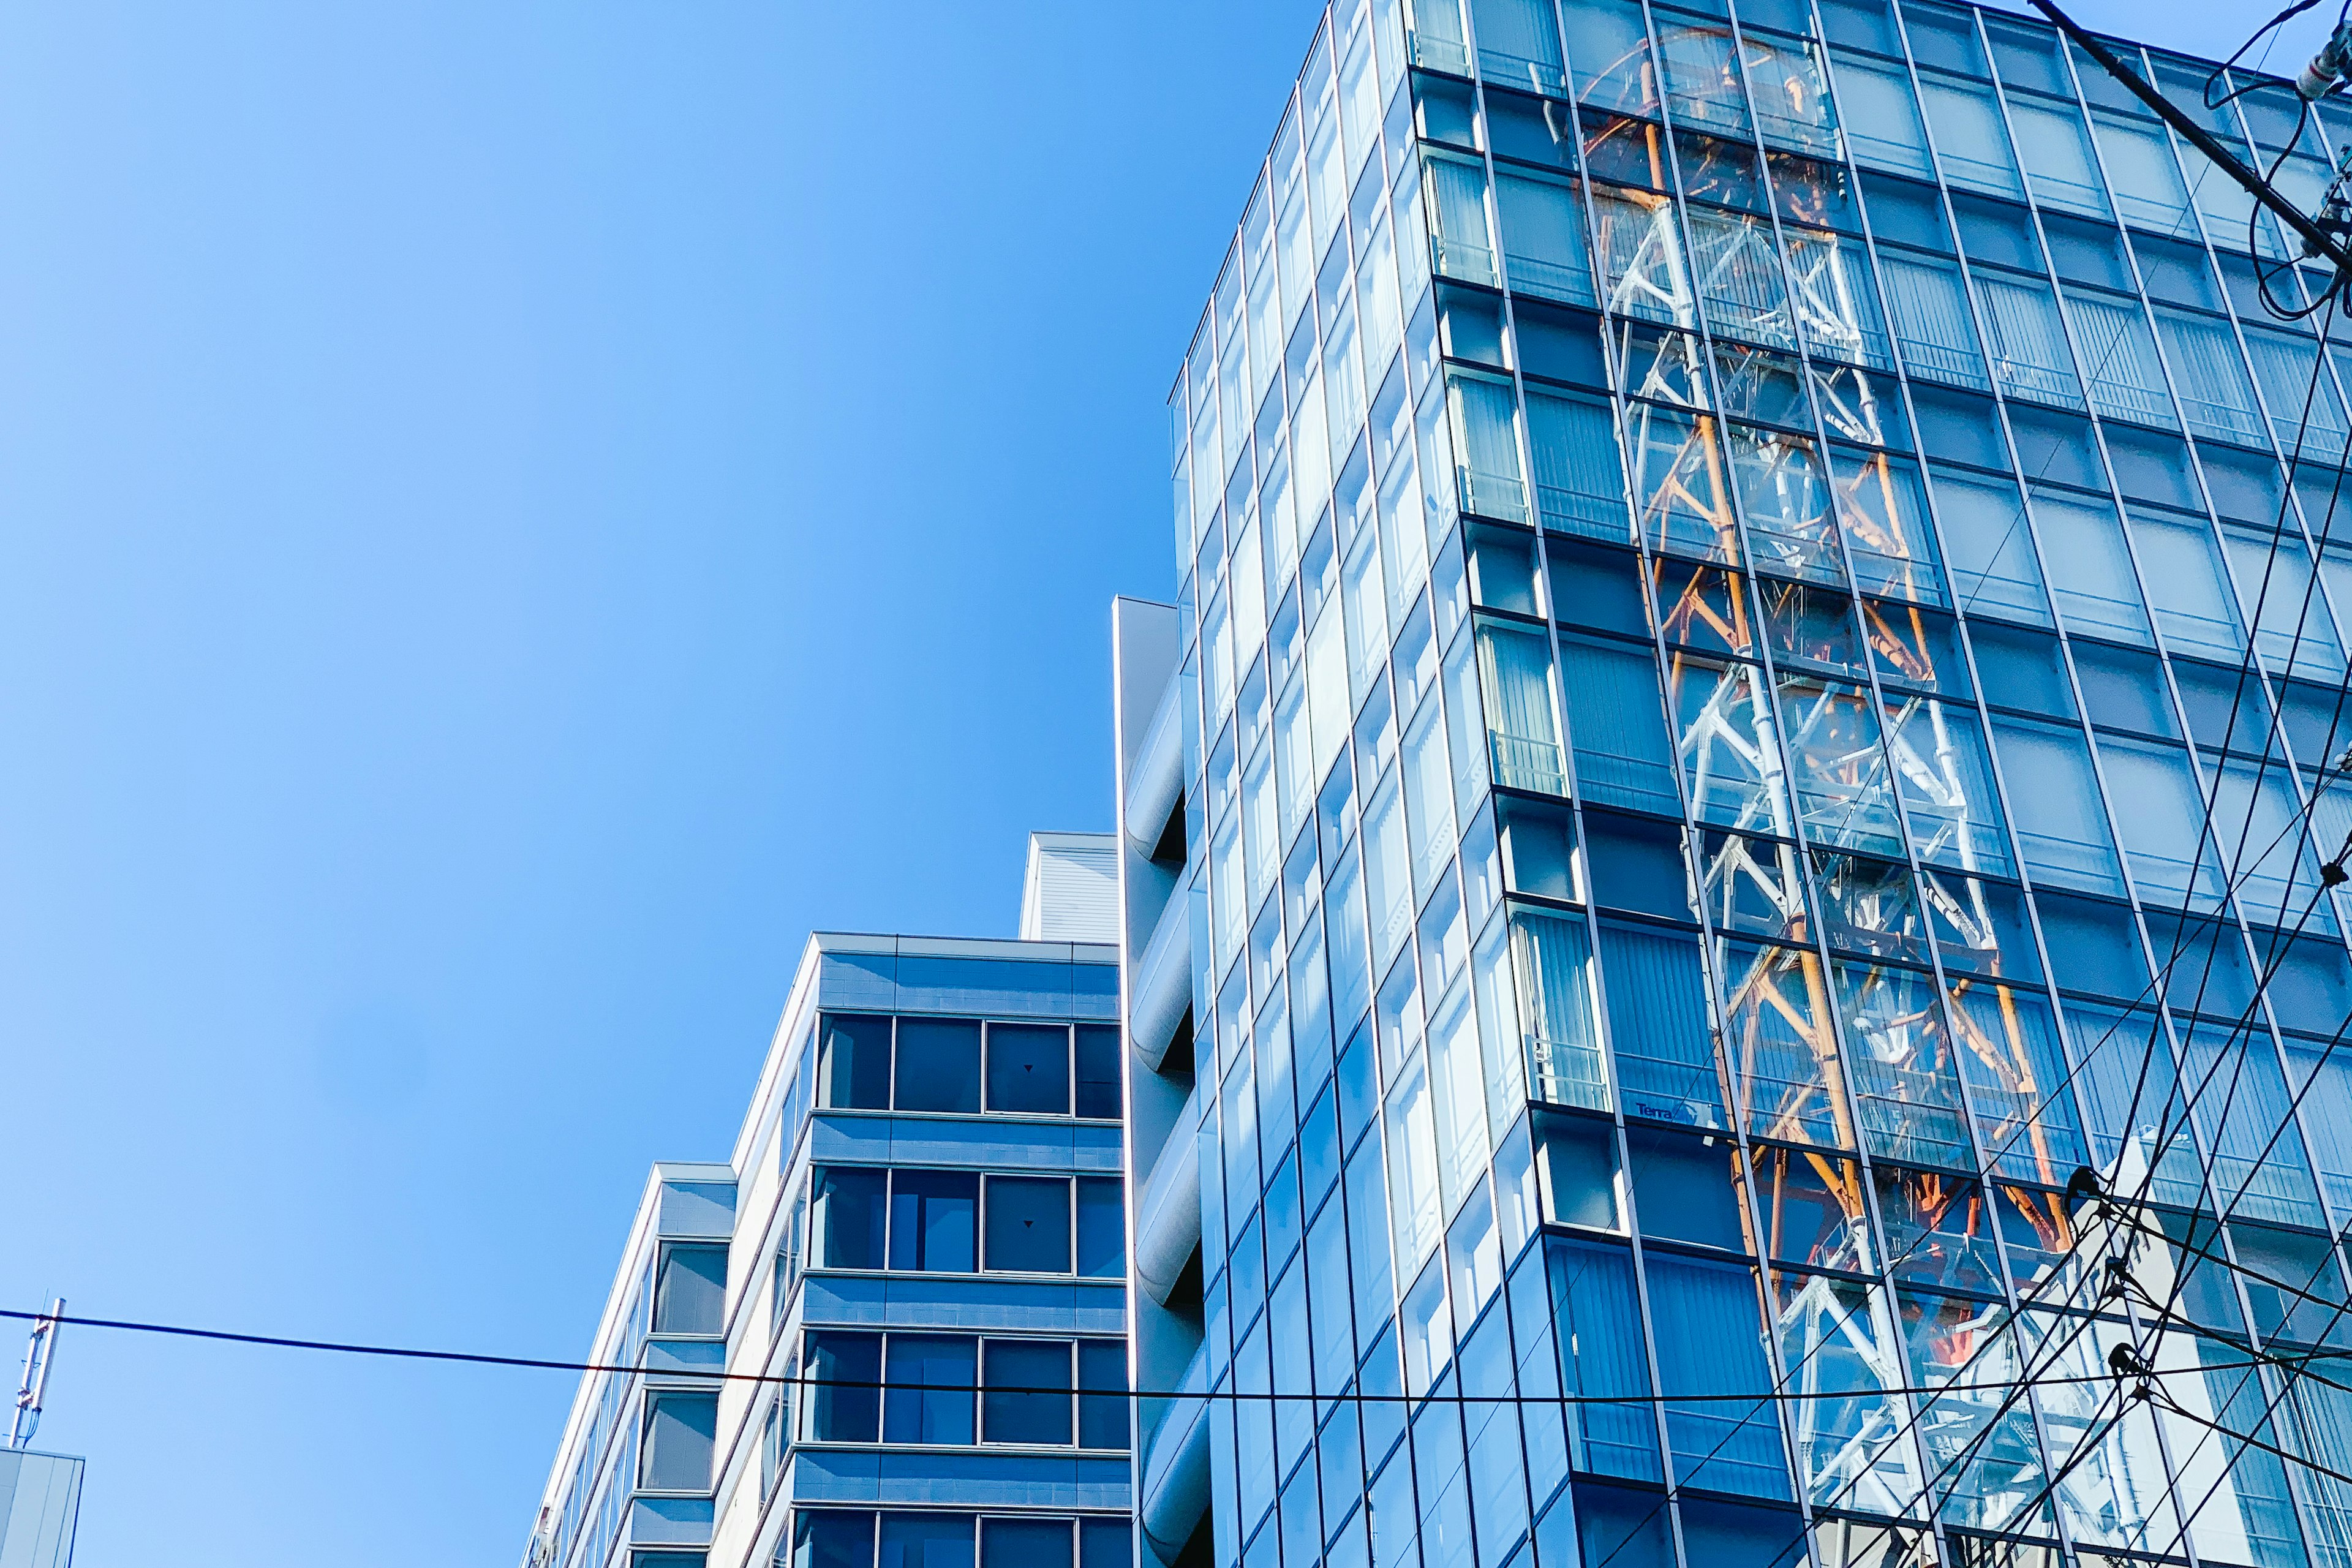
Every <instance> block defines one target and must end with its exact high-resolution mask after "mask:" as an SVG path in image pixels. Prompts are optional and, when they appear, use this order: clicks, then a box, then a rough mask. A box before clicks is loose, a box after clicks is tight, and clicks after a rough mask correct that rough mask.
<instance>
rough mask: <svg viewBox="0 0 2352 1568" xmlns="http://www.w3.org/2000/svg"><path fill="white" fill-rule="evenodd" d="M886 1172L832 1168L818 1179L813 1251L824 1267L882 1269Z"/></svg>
mask: <svg viewBox="0 0 2352 1568" xmlns="http://www.w3.org/2000/svg"><path fill="white" fill-rule="evenodd" d="M888 1181H889V1173H888V1172H887V1171H877V1170H866V1169H863V1168H860V1167H856V1166H848V1167H843V1166H829V1167H825V1168H824V1169H821V1170H819V1171H818V1172H817V1173H816V1177H815V1190H816V1202H815V1204H814V1208H813V1212H812V1213H811V1215H810V1220H809V1224H810V1235H811V1240H810V1247H809V1251H810V1253H811V1254H812V1255H813V1256H814V1258H815V1259H816V1265H817V1267H818V1268H881V1267H882V1264H883V1252H882V1238H883V1235H884V1231H885V1228H886V1220H887V1212H888V1211H887V1206H886V1205H885V1202H884V1194H885V1192H886V1190H887V1184H888Z"/></svg>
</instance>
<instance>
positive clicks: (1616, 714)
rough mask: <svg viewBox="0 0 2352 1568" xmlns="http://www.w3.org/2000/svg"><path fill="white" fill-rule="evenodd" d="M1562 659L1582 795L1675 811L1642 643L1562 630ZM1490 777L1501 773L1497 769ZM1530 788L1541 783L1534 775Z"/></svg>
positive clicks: (1653, 682)
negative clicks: (1571, 634)
mask: <svg viewBox="0 0 2352 1568" xmlns="http://www.w3.org/2000/svg"><path fill="white" fill-rule="evenodd" d="M1560 658H1561V661H1562V667H1563V668H1562V679H1561V689H1562V692H1563V694H1564V695H1565V696H1566V698H1567V699H1568V710H1569V734H1570V739H1571V740H1572V741H1573V742H1574V743H1575V749H1576V773H1577V783H1578V785H1579V787H1580V789H1581V790H1582V792H1583V794H1584V796H1585V798H1586V799H1588V800H1591V801H1595V802H1599V803H1601V804H1604V805H1625V806H1632V807H1633V808H1635V809H1637V810H1643V811H1654V812H1658V813H1661V814H1664V815H1674V814H1676V813H1678V812H1679V811H1680V809H1681V797H1680V796H1679V795H1676V794H1675V776H1674V755H1673V752H1672V750H1671V748H1670V747H1669V746H1668V744H1667V742H1666V733H1665V728H1664V712H1663V705H1662V704H1661V702H1660V700H1659V695H1658V676H1657V667H1656V664H1655V662H1654V659H1653V658H1652V656H1651V655H1650V654H1649V653H1648V651H1647V650H1645V649H1638V648H1633V647H1623V646H1622V645H1618V644H1613V643H1603V642H1601V641H1599V640H1597V639H1592V638H1585V637H1565V636H1564V637H1561V639H1560ZM1499 755H1500V753H1499V752H1498V758H1499ZM1540 756H1541V752H1540V750H1539V751H1538V759H1539V760H1540ZM1496 776H1497V777H1498V778H1500V777H1501V776H1502V775H1501V773H1500V771H1499V769H1498V771H1497V774H1496ZM1521 787H1531V786H1528V785H1522V786H1521ZM1532 787H1540V782H1539V775H1538V784H1537V785H1535V786H1532Z"/></svg>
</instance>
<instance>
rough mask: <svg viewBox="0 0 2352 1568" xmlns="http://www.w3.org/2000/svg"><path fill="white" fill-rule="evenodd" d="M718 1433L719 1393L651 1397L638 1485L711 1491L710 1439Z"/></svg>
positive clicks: (651, 1488)
mask: <svg viewBox="0 0 2352 1568" xmlns="http://www.w3.org/2000/svg"><path fill="white" fill-rule="evenodd" d="M718 1430H719V1396H718V1395H717V1394H652V1395H648V1396H647V1398H646V1426H645V1457H644V1458H643V1459H642V1460H640V1461H639V1463H638V1468H637V1484H638V1485H639V1486H641V1487H643V1488H645V1489H646V1490H648V1491H672V1492H707V1491H709V1489H710V1447H711V1439H712V1438H713V1436H715V1435H716V1434H717V1433H718Z"/></svg>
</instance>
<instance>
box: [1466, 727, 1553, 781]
mask: <svg viewBox="0 0 2352 1568" xmlns="http://www.w3.org/2000/svg"><path fill="white" fill-rule="evenodd" d="M1486 742H1487V754H1488V755H1489V756H1490V757H1491V758H1492V759H1493V761H1494V765H1495V782H1496V784H1501V785H1502V786H1503V787H1504V788H1505V789H1525V790H1534V791H1536V792H1537V793H1538V794H1541V795H1566V794H1567V793H1568V775H1567V773H1565V771H1564V770H1563V769H1562V768H1561V766H1560V761H1559V742H1555V741H1538V740H1536V739H1533V738H1532V737H1529V736H1526V735H1507V734H1505V733H1504V732H1503V731H1500V730H1489V731H1486Z"/></svg>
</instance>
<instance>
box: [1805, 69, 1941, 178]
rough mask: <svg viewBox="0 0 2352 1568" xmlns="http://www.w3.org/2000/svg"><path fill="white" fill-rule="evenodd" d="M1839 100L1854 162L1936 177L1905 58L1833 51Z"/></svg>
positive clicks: (1926, 176) (1896, 171)
mask: <svg viewBox="0 0 2352 1568" xmlns="http://www.w3.org/2000/svg"><path fill="white" fill-rule="evenodd" d="M1831 57H1832V59H1833V60H1834V61H1835V64H1834V66H1833V67H1832V72H1833V74H1834V75H1835V77H1836V78H1837V93H1838V100H1839V102H1840V104H1841V106H1842V107H1843V110H1844V114H1843V121H1844V123H1845V127H1846V142H1847V145H1848V146H1849V147H1851V148H1852V149H1853V157H1854V161H1855V162H1856V163H1862V164H1864V165H1867V166H1870V167H1874V168H1880V169H1891V170H1893V171H1894V172H1895V173H1896V174H1915V175H1918V176H1920V177H1922V178H1932V177H1933V176H1934V174H1935V172H1936V171H1935V165H1934V164H1932V163H1929V162H1928V159H1927V133H1926V132H1925V131H1924V130H1923V129H1922V128H1921V126H1920V123H1919V108H1918V104H1917V102H1916V100H1914V99H1913V98H1912V96H1911V80H1910V78H1909V76H1908V75H1907V74H1906V72H1905V71H1904V69H1903V67H1902V64H1901V62H1899V61H1895V60H1875V59H1869V58H1864V57H1863V56H1860V55H1852V54H1847V53H1845V52H1844V51H1843V50H1832V51H1831Z"/></svg>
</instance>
